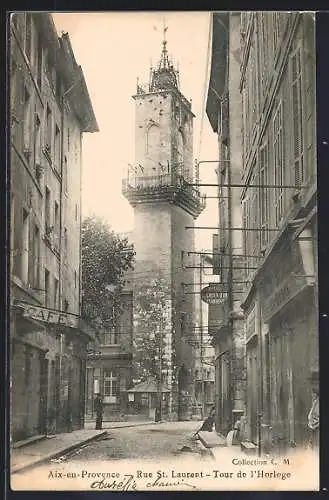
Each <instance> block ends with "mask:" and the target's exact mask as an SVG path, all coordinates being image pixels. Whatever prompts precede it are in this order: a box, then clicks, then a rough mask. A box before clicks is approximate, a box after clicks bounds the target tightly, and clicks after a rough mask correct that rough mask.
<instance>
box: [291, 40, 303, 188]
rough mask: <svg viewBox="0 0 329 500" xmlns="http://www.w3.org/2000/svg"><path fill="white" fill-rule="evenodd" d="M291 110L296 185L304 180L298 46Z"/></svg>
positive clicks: (292, 81)
mask: <svg viewBox="0 0 329 500" xmlns="http://www.w3.org/2000/svg"><path fill="white" fill-rule="evenodd" d="M290 78H291V107H292V109H291V111H292V140H293V152H292V153H293V177H294V181H295V185H296V187H300V186H301V185H302V184H303V182H304V145H303V132H304V131H303V128H304V127H303V112H304V109H303V101H302V50H301V47H298V48H297V49H296V50H295V51H294V52H293V53H292V54H291V57H290Z"/></svg>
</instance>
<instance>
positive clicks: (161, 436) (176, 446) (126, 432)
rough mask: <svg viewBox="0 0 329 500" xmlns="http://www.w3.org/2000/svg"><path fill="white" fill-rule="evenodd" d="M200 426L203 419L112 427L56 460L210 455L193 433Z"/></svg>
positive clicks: (140, 458)
mask: <svg viewBox="0 0 329 500" xmlns="http://www.w3.org/2000/svg"><path fill="white" fill-rule="evenodd" d="M199 427H200V422H164V423H161V424H152V423H151V424H150V425H144V426H140V427H126V428H125V427H124V428H122V429H109V430H108V434H107V436H105V438H104V439H101V440H99V441H96V442H92V443H90V444H89V445H87V446H84V447H82V448H80V449H77V450H75V451H74V452H72V453H70V454H69V455H67V456H64V457H61V458H60V459H57V460H56V461H57V462H62V461H65V462H67V461H68V462H73V461H79V462H81V461H82V462H85V463H87V462H91V461H99V460H101V461H103V460H127V459H132V460H134V459H139V460H144V459H145V460H152V459H153V458H154V459H161V458H169V457H170V456H177V455H178V454H180V453H193V454H199V455H200V456H201V455H207V452H206V451H205V450H203V449H202V448H201V447H200V446H198V444H197V441H196V439H195V438H194V437H193V433H194V432H195V431H196V430H197V429H198V428H199Z"/></svg>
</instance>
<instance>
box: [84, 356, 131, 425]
mask: <svg viewBox="0 0 329 500" xmlns="http://www.w3.org/2000/svg"><path fill="white" fill-rule="evenodd" d="M130 380H131V359H130V356H129V355H128V354H123V353H122V355H121V356H119V355H118V356H116V357H115V359H114V358H111V357H110V358H109V359H108V358H107V357H106V355H105V354H101V353H99V354H96V353H93V354H90V355H88V360H87V381H86V419H88V420H94V419H95V418H96V413H95V397H96V395H97V394H100V395H101V397H102V401H103V419H104V420H105V421H106V420H107V421H116V420H124V419H125V417H126V415H127V413H128V398H127V394H126V389H127V387H129V384H130Z"/></svg>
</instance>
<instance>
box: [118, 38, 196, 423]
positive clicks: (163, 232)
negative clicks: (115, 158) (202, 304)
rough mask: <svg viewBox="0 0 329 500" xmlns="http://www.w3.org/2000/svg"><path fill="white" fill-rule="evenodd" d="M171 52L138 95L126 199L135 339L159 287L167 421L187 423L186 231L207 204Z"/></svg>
mask: <svg viewBox="0 0 329 500" xmlns="http://www.w3.org/2000/svg"><path fill="white" fill-rule="evenodd" d="M166 45H167V42H166V40H164V42H163V51H162V54H161V60H160V62H159V64H158V66H157V67H156V68H154V69H152V70H151V76H150V82H149V84H148V85H147V86H142V85H139V84H138V85H137V92H136V94H135V95H134V100H135V109H136V113H135V114H136V118H135V120H136V121H135V161H134V165H132V166H131V167H130V171H129V174H128V178H127V179H125V180H124V182H123V194H124V195H125V197H126V198H127V200H128V201H129V202H130V204H131V205H132V207H133V208H134V236H133V241H134V246H135V251H136V262H135V270H134V276H133V302H134V303H133V308H134V338H138V337H139V336H140V335H143V334H145V332H142V331H139V329H141V326H140V324H141V323H140V317H139V314H140V310H141V302H142V297H141V294H140V292H139V291H140V289H141V287H142V286H144V285H146V284H148V283H149V284H152V282H154V283H155V286H156V283H158V284H159V286H158V287H157V295H158V297H160V296H161V297H162V299H163V297H165V307H164V309H163V311H164V318H163V321H162V322H161V325H160V324H159V325H156V326H155V330H157V331H159V332H160V333H161V338H162V339H163V341H164V343H165V344H166V348H165V349H166V353H165V355H166V365H165V369H163V370H161V371H162V372H163V373H161V377H162V381H163V383H165V384H166V386H167V387H168V390H169V391H170V392H169V400H168V413H169V418H172V419H177V418H178V419H180V420H183V419H186V418H190V416H191V413H192V404H193V399H194V354H195V353H194V348H193V346H191V345H190V344H189V343H188V342H187V339H188V336H189V335H190V333H191V329H190V325H191V321H192V318H193V316H194V298H193V296H192V295H184V289H183V288H184V287H183V284H184V283H188V282H192V281H193V276H194V272H193V269H190V267H192V265H191V266H190V265H189V263H190V262H191V261H190V260H189V259H187V252H188V251H193V250H194V231H193V229H186V228H187V227H189V228H193V225H194V219H196V218H197V217H198V215H199V214H200V213H201V211H202V210H203V208H204V200H203V199H202V197H201V196H200V192H199V189H198V187H195V186H192V185H190V184H191V183H193V179H194V166H193V117H194V115H193V113H192V109H191V102H190V101H188V100H187V99H186V98H185V97H184V96H183V94H182V93H181V92H180V90H179V75H178V72H177V71H176V70H175V68H174V67H173V65H172V63H171V62H170V61H169V58H168V53H167V47H166ZM155 299H156V298H155ZM146 333H147V332H146ZM147 334H148V333H147ZM149 335H150V336H151V335H154V332H151V331H150V332H149Z"/></svg>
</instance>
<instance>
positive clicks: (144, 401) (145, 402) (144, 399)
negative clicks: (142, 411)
mask: <svg viewBox="0 0 329 500" xmlns="http://www.w3.org/2000/svg"><path fill="white" fill-rule="evenodd" d="M148 404H149V395H148V393H147V392H143V393H142V394H141V405H142V406H147V405H148Z"/></svg>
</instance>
